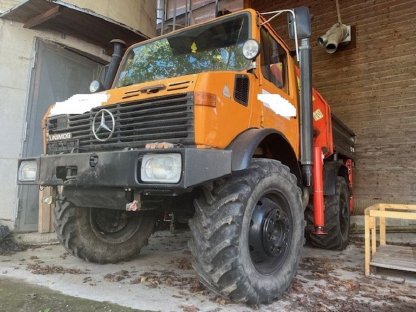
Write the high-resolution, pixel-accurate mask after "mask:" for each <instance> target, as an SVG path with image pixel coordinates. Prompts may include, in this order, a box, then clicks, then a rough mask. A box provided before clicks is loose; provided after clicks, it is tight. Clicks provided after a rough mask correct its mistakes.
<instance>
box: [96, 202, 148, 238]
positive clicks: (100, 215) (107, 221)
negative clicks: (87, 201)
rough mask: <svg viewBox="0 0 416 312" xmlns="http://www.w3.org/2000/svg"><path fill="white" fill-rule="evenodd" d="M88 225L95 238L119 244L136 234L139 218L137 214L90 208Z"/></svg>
mask: <svg viewBox="0 0 416 312" xmlns="http://www.w3.org/2000/svg"><path fill="white" fill-rule="evenodd" d="M90 224H91V228H92V230H93V232H94V233H95V235H96V236H97V237H99V238H101V239H102V240H104V241H106V242H112V243H121V242H125V241H127V240H128V239H130V238H131V237H132V236H133V235H134V234H135V233H136V231H137V230H138V227H139V226H140V218H139V215H138V214H137V213H132V212H127V211H121V210H113V209H98V208H91V209H90Z"/></svg>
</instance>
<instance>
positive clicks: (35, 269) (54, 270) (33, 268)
mask: <svg viewBox="0 0 416 312" xmlns="http://www.w3.org/2000/svg"><path fill="white" fill-rule="evenodd" d="M26 268H27V269H28V270H29V271H30V272H32V273H33V274H40V275H47V274H66V273H67V274H86V272H83V271H81V270H79V269H71V268H64V267H62V266H59V265H45V266H42V265H40V264H39V263H34V264H28V265H27V266H26Z"/></svg>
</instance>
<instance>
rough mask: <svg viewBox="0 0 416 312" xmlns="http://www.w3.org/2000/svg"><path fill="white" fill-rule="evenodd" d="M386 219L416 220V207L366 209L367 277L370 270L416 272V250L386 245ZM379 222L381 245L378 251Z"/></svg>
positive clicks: (389, 206) (387, 205)
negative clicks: (383, 269) (384, 269)
mask: <svg viewBox="0 0 416 312" xmlns="http://www.w3.org/2000/svg"><path fill="white" fill-rule="evenodd" d="M386 218H387V219H388V218H391V219H407V220H416V205H399V204H376V205H373V206H370V207H368V208H366V209H365V215H364V226H365V229H364V231H365V236H364V237H365V263H364V265H365V275H366V276H368V275H370V268H371V266H373V267H380V268H386V269H394V270H402V271H408V272H416V248H415V247H406V246H395V245H387V244H386ZM377 220H379V225H380V226H379V229H380V235H379V240H380V244H379V247H378V249H377Z"/></svg>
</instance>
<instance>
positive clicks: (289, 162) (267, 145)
mask: <svg viewBox="0 0 416 312" xmlns="http://www.w3.org/2000/svg"><path fill="white" fill-rule="evenodd" d="M227 149H229V150H232V160H231V169H232V171H239V170H244V169H247V168H248V166H249V164H250V160H251V159H252V158H253V157H259V156H260V157H262V158H268V159H275V160H279V161H280V162H281V163H282V164H284V165H286V166H288V167H289V169H290V171H291V172H292V173H293V174H294V175H295V176H296V178H297V181H298V185H299V186H301V185H302V173H301V169H300V167H299V163H298V160H297V157H296V153H295V152H294V150H293V148H292V146H291V145H290V143H289V141H288V140H287V139H286V137H285V136H284V135H283V134H282V133H280V132H278V131H276V130H275V129H249V130H246V131H245V132H243V133H241V134H240V135H238V136H237V137H236V138H235V139H234V140H233V142H232V143H231V144H230V145H229V146H228V148H227Z"/></svg>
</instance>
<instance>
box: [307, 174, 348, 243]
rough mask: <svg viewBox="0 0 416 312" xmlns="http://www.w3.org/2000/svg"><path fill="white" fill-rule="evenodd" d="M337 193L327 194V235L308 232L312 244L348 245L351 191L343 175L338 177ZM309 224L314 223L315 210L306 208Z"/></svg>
mask: <svg viewBox="0 0 416 312" xmlns="http://www.w3.org/2000/svg"><path fill="white" fill-rule="evenodd" d="M336 183H337V184H336V186H335V195H331V196H325V228H324V230H325V232H326V233H327V234H326V235H315V234H312V233H308V236H309V237H308V241H309V242H310V244H311V245H312V246H315V247H318V248H323V249H333V250H343V249H345V248H346V247H347V245H348V241H349V234H350V211H349V191H348V186H347V182H346V181H345V178H343V177H337V182H336ZM306 219H307V220H308V224H313V210H312V208H311V207H308V209H307V210H306Z"/></svg>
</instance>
